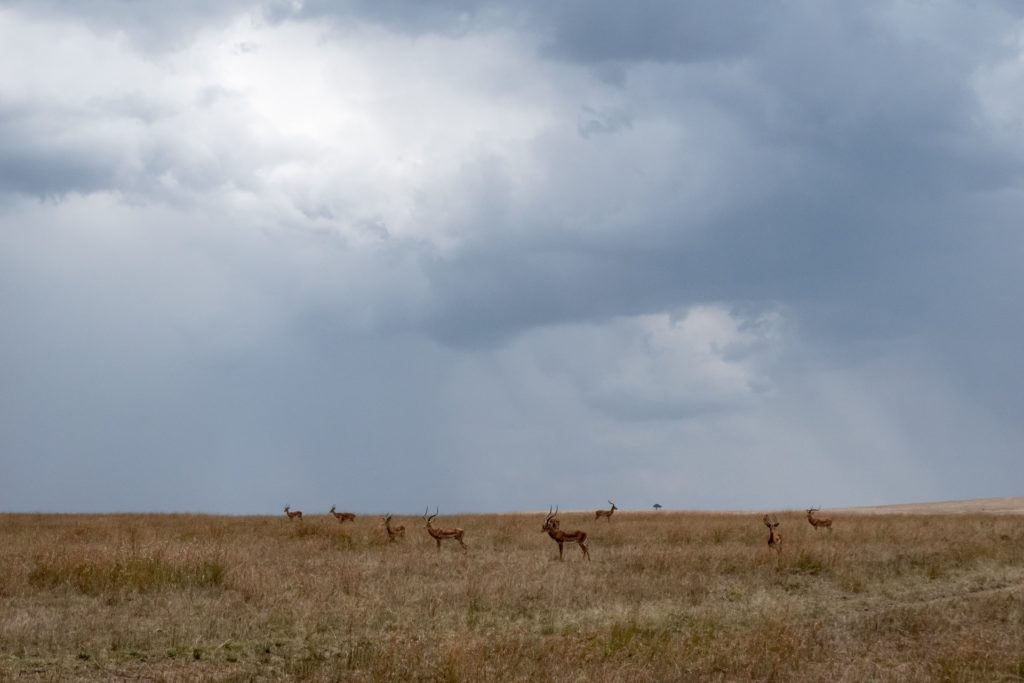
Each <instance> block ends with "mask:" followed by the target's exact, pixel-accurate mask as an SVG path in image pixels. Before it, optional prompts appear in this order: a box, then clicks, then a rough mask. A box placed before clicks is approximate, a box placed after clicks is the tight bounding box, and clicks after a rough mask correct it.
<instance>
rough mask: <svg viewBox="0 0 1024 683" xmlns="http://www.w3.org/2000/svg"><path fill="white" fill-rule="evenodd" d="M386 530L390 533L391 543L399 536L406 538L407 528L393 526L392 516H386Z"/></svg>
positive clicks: (400, 525)
mask: <svg viewBox="0 0 1024 683" xmlns="http://www.w3.org/2000/svg"><path fill="white" fill-rule="evenodd" d="M384 530H385V531H387V532H388V540H389V541H394V540H395V539H396V538H398V537H399V536H401V537H402V538H405V526H404V525H402V524H399V525H398V526H391V515H390V514H388V515H385V516H384Z"/></svg>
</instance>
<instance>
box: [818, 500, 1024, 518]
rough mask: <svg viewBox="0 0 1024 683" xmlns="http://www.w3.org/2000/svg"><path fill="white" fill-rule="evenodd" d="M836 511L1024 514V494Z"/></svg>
mask: <svg viewBox="0 0 1024 683" xmlns="http://www.w3.org/2000/svg"><path fill="white" fill-rule="evenodd" d="M833 511H835V512H843V513H847V512H852V513H856V514H865V515H892V514H905V515H963V514H971V513H987V514H998V515H1024V496H1010V497H1006V498H975V499H971V500H946V501H940V502H934V503H902V504H899V505H872V506H866V507H852V508H842V509H836V508H833Z"/></svg>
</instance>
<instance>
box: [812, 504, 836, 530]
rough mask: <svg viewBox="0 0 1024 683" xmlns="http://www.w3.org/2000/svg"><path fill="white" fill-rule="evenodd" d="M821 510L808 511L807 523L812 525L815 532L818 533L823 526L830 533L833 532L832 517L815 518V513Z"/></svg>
mask: <svg viewBox="0 0 1024 683" xmlns="http://www.w3.org/2000/svg"><path fill="white" fill-rule="evenodd" d="M820 509H821V508H810V509H809V510H807V521H808V522H810V523H811V526H813V527H814V530H815V531H817V530H818V527H820V526H823V527H825V528H826V529H828V530H829V531H832V518H831V517H815V516H814V513H815V512H817V511H818V510H820Z"/></svg>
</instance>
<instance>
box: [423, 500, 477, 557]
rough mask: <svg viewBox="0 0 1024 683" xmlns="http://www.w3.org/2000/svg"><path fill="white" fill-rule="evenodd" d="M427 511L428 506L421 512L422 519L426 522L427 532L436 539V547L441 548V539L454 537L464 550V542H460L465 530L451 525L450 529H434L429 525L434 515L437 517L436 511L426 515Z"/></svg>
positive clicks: (428, 510) (428, 509)
mask: <svg viewBox="0 0 1024 683" xmlns="http://www.w3.org/2000/svg"><path fill="white" fill-rule="evenodd" d="M429 512H430V508H429V507H428V508H427V509H426V511H425V512H424V513H423V519H425V520H426V522H427V533H428V534H430V535H431V536H433V537H434V540H435V541H437V549H438V550H440V549H441V541H443V540H444V539H446V538H454V539H455V540H456V541H458V542H459V545H461V546H462V549H463V550H465V549H466V544H465V543H463V542H462V537H463V535H464V534H465V533H466V532H465V531H463V530H462V529H460V528H459V527H457V526H456V527H452V528H451V529H435V528H434V527H433V526H431V522H433V521H434V517H437V512H435V513H434V514H432V515H430V516H429V517H427V513H429Z"/></svg>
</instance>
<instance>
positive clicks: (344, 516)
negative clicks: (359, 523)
mask: <svg viewBox="0 0 1024 683" xmlns="http://www.w3.org/2000/svg"><path fill="white" fill-rule="evenodd" d="M330 512H331V514H332V515H334V518H335V519H336V520H338V521H339V522H354V521H356V514H355V513H354V512H335V511H334V506H333V505H332V506H331V510H330Z"/></svg>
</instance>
